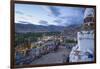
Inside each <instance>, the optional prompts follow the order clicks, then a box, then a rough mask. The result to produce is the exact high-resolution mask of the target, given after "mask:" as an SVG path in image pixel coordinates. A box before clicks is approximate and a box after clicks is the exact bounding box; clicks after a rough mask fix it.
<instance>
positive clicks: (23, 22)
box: [18, 21, 32, 24]
mask: <svg viewBox="0 0 100 69" xmlns="http://www.w3.org/2000/svg"><path fill="white" fill-rule="evenodd" d="M18 22H19V23H22V24H32V23H30V22H26V21H18Z"/></svg>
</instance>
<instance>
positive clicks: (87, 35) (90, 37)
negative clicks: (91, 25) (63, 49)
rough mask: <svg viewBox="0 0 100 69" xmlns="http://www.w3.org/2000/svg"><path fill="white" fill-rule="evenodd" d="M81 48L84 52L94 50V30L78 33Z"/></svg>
mask: <svg viewBox="0 0 100 69" xmlns="http://www.w3.org/2000/svg"><path fill="white" fill-rule="evenodd" d="M77 36H78V38H77V39H78V46H79V50H80V51H83V52H87V51H88V52H90V53H93V52H94V34H93V31H82V32H78V33H77Z"/></svg>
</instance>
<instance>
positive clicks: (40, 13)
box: [15, 4, 85, 26]
mask: <svg viewBox="0 0 100 69" xmlns="http://www.w3.org/2000/svg"><path fill="white" fill-rule="evenodd" d="M84 11H85V8H82V7H67V6H66V7H65V6H50V5H34V4H15V23H23V24H35V25H44V26H48V25H56V26H69V25H72V24H81V23H83V18H84Z"/></svg>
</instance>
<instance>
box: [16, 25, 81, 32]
mask: <svg viewBox="0 0 100 69" xmlns="http://www.w3.org/2000/svg"><path fill="white" fill-rule="evenodd" d="M79 29H80V25H70V26H68V27H64V26H55V25H48V26H43V25H34V24H23V23H15V31H16V32H19V33H27V32H62V31H64V30H66V32H69V31H70V32H71V31H75V30H79Z"/></svg>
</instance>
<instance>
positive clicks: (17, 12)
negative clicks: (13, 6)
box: [16, 11, 24, 15]
mask: <svg viewBox="0 0 100 69" xmlns="http://www.w3.org/2000/svg"><path fill="white" fill-rule="evenodd" d="M16 14H20V15H23V14H24V13H23V12H21V11H16Z"/></svg>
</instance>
